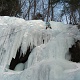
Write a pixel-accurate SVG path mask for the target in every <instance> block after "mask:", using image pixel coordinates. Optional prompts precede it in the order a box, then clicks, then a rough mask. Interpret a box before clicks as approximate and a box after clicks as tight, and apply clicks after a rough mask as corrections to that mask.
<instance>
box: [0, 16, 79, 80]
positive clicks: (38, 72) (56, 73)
mask: <svg viewBox="0 0 80 80" xmlns="http://www.w3.org/2000/svg"><path fill="white" fill-rule="evenodd" d="M50 24H51V27H52V29H46V26H45V22H43V21H42V20H30V21H25V20H23V19H19V18H15V17H8V16H4V17H0V80H80V75H79V74H80V63H76V62H71V61H69V59H70V57H71V56H70V55H69V48H71V46H72V45H73V44H74V43H75V42H76V41H77V40H80V31H79V30H78V28H77V27H76V25H75V26H73V25H67V24H63V23H61V22H54V21H51V22H50ZM12 60H13V63H12V64H13V65H14V64H15V62H16V61H17V62H16V64H15V66H14V67H15V68H14V70H10V68H9V67H10V65H11V62H12Z"/></svg>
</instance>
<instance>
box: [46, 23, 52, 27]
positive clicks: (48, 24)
mask: <svg viewBox="0 0 80 80" xmlns="http://www.w3.org/2000/svg"><path fill="white" fill-rule="evenodd" d="M47 28H50V29H52V28H51V25H50V21H48V22H46V29H47Z"/></svg>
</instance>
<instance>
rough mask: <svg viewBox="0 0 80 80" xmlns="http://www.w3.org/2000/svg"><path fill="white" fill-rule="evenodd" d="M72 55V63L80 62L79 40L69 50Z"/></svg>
mask: <svg viewBox="0 0 80 80" xmlns="http://www.w3.org/2000/svg"><path fill="white" fill-rule="evenodd" d="M69 51H70V54H71V61H73V62H80V40H77V41H76V42H75V44H74V45H72V47H71V48H69Z"/></svg>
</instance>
